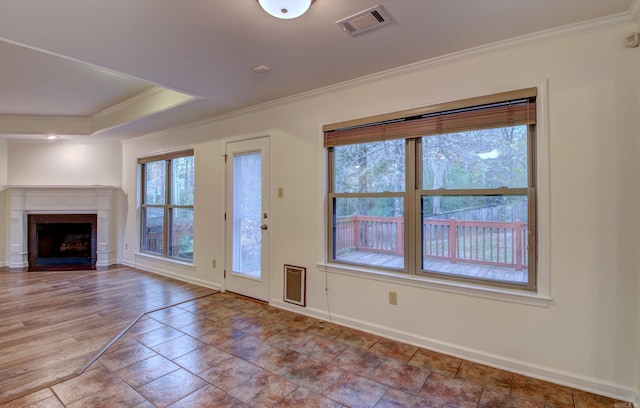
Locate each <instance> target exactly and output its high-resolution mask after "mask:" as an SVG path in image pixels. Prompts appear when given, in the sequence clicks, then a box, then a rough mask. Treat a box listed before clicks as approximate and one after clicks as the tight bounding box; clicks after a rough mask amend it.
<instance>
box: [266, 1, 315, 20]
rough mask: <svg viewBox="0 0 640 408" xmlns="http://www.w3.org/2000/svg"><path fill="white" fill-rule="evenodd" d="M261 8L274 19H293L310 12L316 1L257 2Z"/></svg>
mask: <svg viewBox="0 0 640 408" xmlns="http://www.w3.org/2000/svg"><path fill="white" fill-rule="evenodd" d="M257 1H258V3H260V7H262V8H263V9H264V11H266V12H267V13H269V14H271V15H272V16H274V17H277V18H282V19H286V20H288V19H292V18H296V17H300V16H301V15H303V14H304V13H306V12H307V10H309V7H311V5H312V4H313V3H314V2H315V0H257Z"/></svg>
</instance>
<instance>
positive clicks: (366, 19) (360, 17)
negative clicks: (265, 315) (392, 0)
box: [336, 6, 391, 35]
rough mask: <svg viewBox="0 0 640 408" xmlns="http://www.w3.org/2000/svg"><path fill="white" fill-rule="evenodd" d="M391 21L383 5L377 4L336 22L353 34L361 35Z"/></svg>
mask: <svg viewBox="0 0 640 408" xmlns="http://www.w3.org/2000/svg"><path fill="white" fill-rule="evenodd" d="M390 22H391V19H390V18H389V16H388V15H387V14H386V13H385V12H384V10H383V9H382V7H380V6H375V7H371V8H370V9H367V10H364V11H361V12H359V13H356V14H354V15H352V16H349V17H347V18H343V19H342V20H338V21H336V24H337V25H338V26H339V27H340V28H342V29H343V30H344V31H346V32H348V33H349V34H351V35H359V34H362V33H364V32H366V31H369V30H372V29H374V28H376V27H381V26H383V25H385V24H388V23H390Z"/></svg>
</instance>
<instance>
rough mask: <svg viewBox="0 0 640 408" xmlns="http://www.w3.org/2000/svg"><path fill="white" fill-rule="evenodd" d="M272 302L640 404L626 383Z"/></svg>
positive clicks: (354, 326) (391, 337) (297, 311)
mask: <svg viewBox="0 0 640 408" xmlns="http://www.w3.org/2000/svg"><path fill="white" fill-rule="evenodd" d="M269 304H270V305H272V306H274V307H278V308H281V309H286V310H290V311H292V312H296V313H300V314H303V315H307V316H310V317H315V318H316V319H321V320H324V321H331V322H333V323H337V324H340V325H343V326H347V327H350V328H354V329H358V330H362V331H365V332H368V333H372V334H375V335H378V336H382V337H386V338H389V339H392V340H397V341H401V342H403V343H407V344H411V345H414V346H417V347H422V348H426V349H429V350H433V351H437V352H440V353H443V354H448V355H451V356H454V357H458V358H462V359H465V360H470V361H474V362H476V363H481V364H485V365H488V366H491V367H495V368H499V369H502V370H506V371H510V372H513V373H517V374H522V375H526V376H528V377H533V378H537V379H540V380H544V381H549V382H552V383H555V384H560V385H565V386H568V387H571V388H577V389H580V390H583V391H587V392H592V393H594V394H599V395H604V396H607V397H611V398H615V399H619V400H622V401H629V402H632V403H634V406H635V407H638V404H640V397H639V395H638V391H637V390H634V389H632V388H630V387H626V386H624V385H620V384H614V383H610V382H604V381H601V380H598V379H596V378H590V377H586V376H581V375H577V374H574V373H570V372H566V371H562V370H557V369H554V368H551V367H544V366H540V365H537V364H532V363H529V362H526V361H520V360H515V359H511V358H508V357H504V356H498V355H495V354H490V353H485V352H482V351H479V350H474V349H470V348H466V347H460V346H457V345H455V344H451V343H445V342H441V341H438V340H434V339H430V338H427V337H422V336H416V335H415V334H412V333H407V332H403V331H399V330H395V329H391V328H389V327H385V326H380V325H377V324H374V323H369V322H365V321H361V320H356V319H352V318H350V317H347V316H341V315H336V314H334V313H331V315H329V314H328V313H327V312H326V311H324V310H320V309H312V308H303V307H299V306H295V305H292V304H290V303H286V302H284V301H282V300H280V299H271V301H270V302H269Z"/></svg>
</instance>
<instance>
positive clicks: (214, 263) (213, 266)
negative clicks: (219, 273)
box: [211, 259, 216, 268]
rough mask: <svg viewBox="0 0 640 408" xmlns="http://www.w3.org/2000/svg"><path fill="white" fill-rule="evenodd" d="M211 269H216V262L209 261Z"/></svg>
mask: <svg viewBox="0 0 640 408" xmlns="http://www.w3.org/2000/svg"><path fill="white" fill-rule="evenodd" d="M211 267H212V268H215V267H216V260H215V259H214V260H213V261H211Z"/></svg>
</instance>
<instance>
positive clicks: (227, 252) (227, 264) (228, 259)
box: [221, 133, 273, 303]
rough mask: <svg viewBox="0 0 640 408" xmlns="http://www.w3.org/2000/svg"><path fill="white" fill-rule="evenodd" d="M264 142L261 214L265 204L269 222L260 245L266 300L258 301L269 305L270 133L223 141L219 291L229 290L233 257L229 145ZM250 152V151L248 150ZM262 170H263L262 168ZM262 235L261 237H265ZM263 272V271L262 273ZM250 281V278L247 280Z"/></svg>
mask: <svg viewBox="0 0 640 408" xmlns="http://www.w3.org/2000/svg"><path fill="white" fill-rule="evenodd" d="M260 139H262V140H264V141H265V143H266V145H267V149H268V154H267V155H266V156H263V157H267V159H268V164H267V166H266V171H267V172H268V174H267V176H268V185H267V186H266V187H265V186H263V190H264V189H265V188H266V198H265V200H264V201H263V203H262V205H263V212H264V208H265V207H264V205H265V202H266V205H267V212H268V219H269V221H268V222H267V225H268V230H267V231H265V232H263V234H265V235H266V236H267V240H266V241H267V243H266V245H265V244H264V241H265V240H264V239H263V245H262V257H263V258H264V262H263V264H264V265H265V267H266V269H267V273H266V274H264V273H263V276H262V278H263V280H264V284H265V285H266V294H267V298H266V299H258V300H261V301H265V302H267V303H269V301H270V299H271V294H272V288H271V286H272V283H273V279H272V277H271V275H272V273H273V271H272V267H271V246H272V245H271V243H270V235H271V234H270V232H271V201H272V200H271V198H272V194H271V178H272V174H273V143H272V139H273V136H272V134H271V133H260V134H256V135H255V136H245V137H237V138H230V139H227V140H226V141H225V145H224V154H223V156H224V158H225V166H224V265H223V267H224V272H223V276H222V284H221V290H222V292H226V291H228V290H229V288H228V286H229V285H228V277H229V276H230V274H231V268H232V263H233V255H232V254H231V251H232V250H233V248H232V247H231V245H233V244H232V241H231V240H232V237H231V236H230V235H229V233H230V232H231V231H232V229H233V228H232V225H231V224H229V223H232V222H233V220H232V217H231V216H230V214H231V211H232V209H230V208H229V204H230V197H229V193H230V188H231V186H230V185H229V182H230V180H229V171H230V170H229V169H230V167H228V166H231V165H232V162H231V160H230V157H229V155H230V153H229V150H230V149H229V145H233V144H234V143H242V142H251V141H258V140H260ZM248 151H250V150H248ZM263 169H264V168H263ZM263 178H264V174H263ZM265 235H263V237H264V236H265ZM263 272H264V271H263ZM247 279H250V278H247ZM233 293H238V294H240V295H243V296H248V297H252V296H250V295H248V294H245V293H241V292H239V291H235V292H233Z"/></svg>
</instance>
